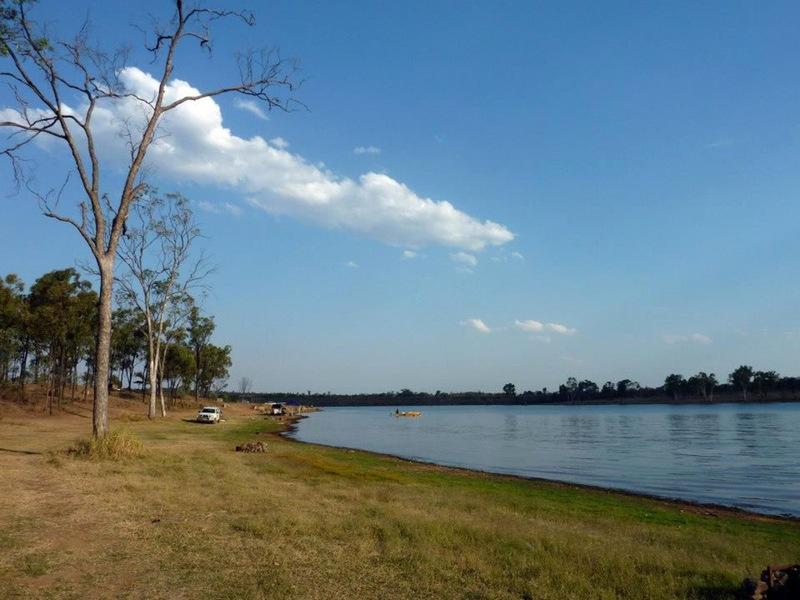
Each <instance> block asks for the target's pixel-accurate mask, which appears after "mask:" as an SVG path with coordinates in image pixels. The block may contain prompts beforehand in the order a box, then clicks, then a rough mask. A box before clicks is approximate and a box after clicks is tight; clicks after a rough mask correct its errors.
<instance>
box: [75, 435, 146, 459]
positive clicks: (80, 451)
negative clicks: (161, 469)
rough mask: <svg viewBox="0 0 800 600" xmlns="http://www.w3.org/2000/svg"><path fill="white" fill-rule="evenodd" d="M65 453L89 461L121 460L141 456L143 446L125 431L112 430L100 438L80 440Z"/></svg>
mask: <svg viewBox="0 0 800 600" xmlns="http://www.w3.org/2000/svg"><path fill="white" fill-rule="evenodd" d="M67 453H68V454H70V455H72V456H76V457H80V458H88V459H91V460H123V459H126V458H138V457H140V456H142V455H143V454H144V446H143V445H142V442H141V441H139V440H138V439H136V438H135V437H133V436H132V435H131V434H130V433H128V432H127V431H121V430H114V431H112V432H110V433H108V434H106V435H104V436H102V437H92V438H89V439H88V440H80V441H78V442H77V443H76V444H75V445H74V446H72V447H71V448H69V449H68V450H67Z"/></svg>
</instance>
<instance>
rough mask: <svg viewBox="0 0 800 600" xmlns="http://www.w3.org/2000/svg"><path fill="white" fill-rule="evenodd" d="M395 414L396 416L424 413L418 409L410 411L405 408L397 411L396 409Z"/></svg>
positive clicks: (412, 415)
mask: <svg viewBox="0 0 800 600" xmlns="http://www.w3.org/2000/svg"><path fill="white" fill-rule="evenodd" d="M394 416H395V417H421V416H422V413H421V412H419V411H418V410H408V411H406V410H404V411H399V410H396V411H394Z"/></svg>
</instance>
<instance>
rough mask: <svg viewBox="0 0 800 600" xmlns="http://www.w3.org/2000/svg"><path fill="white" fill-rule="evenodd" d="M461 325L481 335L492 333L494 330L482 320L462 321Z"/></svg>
mask: <svg viewBox="0 0 800 600" xmlns="http://www.w3.org/2000/svg"><path fill="white" fill-rule="evenodd" d="M461 325H464V326H465V327H471V328H472V329H474V330H475V331H479V332H480V333H492V330H491V329H490V328H489V326H488V325H487V324H486V323H484V322H483V321H481V320H480V319H465V320H463V321H461Z"/></svg>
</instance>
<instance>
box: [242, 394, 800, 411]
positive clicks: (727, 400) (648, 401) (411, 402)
mask: <svg viewBox="0 0 800 600" xmlns="http://www.w3.org/2000/svg"><path fill="white" fill-rule="evenodd" d="M265 398H266V397H265ZM297 398H298V399H300V398H303V399H306V398H307V397H306V396H297ZM248 401H249V402H250V403H253V404H259V403H262V402H274V400H270V399H264V400H256V399H250V400H248ZM794 403H800V397H792V398H767V399H765V400H761V399H748V400H747V401H745V400H743V399H741V398H740V399H738V400H737V399H735V398H731V397H728V396H725V397H722V398H720V399H714V400H703V399H698V398H680V399H678V400H664V399H663V398H631V399H624V400H613V399H608V400H583V401H579V402H514V401H513V400H511V399H498V400H497V401H482V402H463V401H457V400H454V401H453V402H431V401H427V402H426V401H425V400H423V399H421V398H403V397H397V398H395V399H394V401H392V402H384V401H380V402H370V401H363V402H359V401H354V402H352V403H350V402H348V403H340V402H335V401H334V402H325V401H316V402H310V403H308V404H310V405H312V406H316V407H320V408H347V407H359V406H384V407H386V408H396V407H399V406H428V407H436V406H637V405H663V406H673V405H674V406H690V405H698V406H718V405H722V404H754V405H768V404H794Z"/></svg>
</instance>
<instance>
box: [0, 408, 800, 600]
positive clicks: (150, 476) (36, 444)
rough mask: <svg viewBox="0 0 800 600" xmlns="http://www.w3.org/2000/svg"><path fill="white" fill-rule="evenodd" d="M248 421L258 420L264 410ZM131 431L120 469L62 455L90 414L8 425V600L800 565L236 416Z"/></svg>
mask: <svg viewBox="0 0 800 600" xmlns="http://www.w3.org/2000/svg"><path fill="white" fill-rule="evenodd" d="M251 412H252V411H251ZM187 416H189V415H188V413H185V414H180V415H176V416H174V417H171V418H170V419H168V420H166V421H158V422H152V423H151V422H141V423H138V422H132V423H129V424H126V428H129V429H130V430H131V431H132V432H133V434H134V435H135V436H136V437H137V438H139V439H140V440H142V441H143V443H144V444H145V446H146V448H147V453H146V455H145V456H143V457H141V458H137V459H133V460H127V461H122V462H115V461H87V460H71V459H62V460H59V461H49V462H48V460H47V455H46V454H24V453H20V452H19V451H20V450H22V451H26V452H37V453H38V452H43V453H46V452H47V451H52V449H53V448H59V447H60V448H63V447H65V446H66V445H68V444H69V441H70V440H71V439H74V438H75V437H76V436H78V435H81V434H85V433H86V431H87V429H88V427H89V423H90V421H89V420H88V418H87V417H86V416H77V415H65V416H62V417H59V418H57V419H42V418H30V417H25V416H24V415H15V416H14V419H13V420H14V422H15V423H17V424H15V425H11V424H8V423H7V422H5V421H0V449H2V450H0V472H2V473H3V485H2V486H1V487H0V506H3V510H2V511H0V590H2V591H3V593H2V594H0V596H4V597H19V598H31V597H33V598H36V597H65V598H69V597H76V598H108V597H120V598H145V597H146V598H325V599H327V598H415V599H416V598H517V599H519V598H525V597H531V598H536V599H537V600H542V599H544V600H547V599H559V600H560V599H563V598H577V599H589V598H608V599H612V598H653V599H660V598H663V599H668V598H669V599H670V600H672V599H675V598H697V599H706V598H729V597H731V596H732V594H733V590H734V589H735V587H736V585H737V583H738V582H739V581H740V580H741V578H743V577H745V576H746V575H753V574H756V573H757V572H758V571H759V570H760V569H761V568H763V566H764V565H766V564H767V563H775V562H788V561H790V560H796V559H797V557H798V556H800V527H798V525H797V524H794V523H785V522H780V521H776V520H772V519H748V518H741V517H738V516H736V515H733V514H728V513H724V512H719V513H718V514H717V516H713V517H712V516H708V515H704V514H699V513H697V512H693V511H692V510H690V509H689V507H682V506H680V505H674V504H670V503H666V502H658V501H653V500H646V499H638V498H632V497H628V496H620V495H617V494H611V493H606V492H599V491H591V490H581V489H577V488H571V487H569V486H563V485H549V484H543V483H534V482H522V481H518V480H513V479H510V478H504V477H492V476H484V475H471V474H468V473H462V472H456V471H452V470H448V469H441V468H436V467H430V466H424V465H415V464H411V463H408V462H405V461H400V460H395V459H391V458H385V457H378V456H375V455H371V454H367V453H362V452H351V451H340V450H333V449H327V448H320V447H315V446H310V445H304V444H298V443H293V442H289V441H285V440H281V439H277V438H276V439H270V443H269V451H268V453H266V454H250V455H247V454H242V453H236V452H234V451H233V448H234V446H235V445H236V444H237V443H241V442H242V441H246V440H251V439H264V436H266V435H270V434H269V431H271V430H274V429H276V425H274V424H273V422H272V421H270V420H268V419H265V418H263V417H254V416H252V414H247V413H246V412H245V411H243V410H238V409H236V408H231V409H226V417H227V418H228V422H227V423H224V424H221V425H214V426H207V425H197V424H194V423H189V422H184V421H182V420H181V419H182V418H184V417H187Z"/></svg>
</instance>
